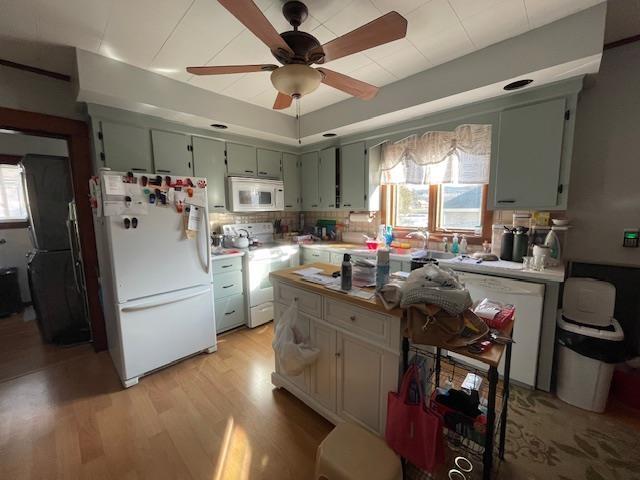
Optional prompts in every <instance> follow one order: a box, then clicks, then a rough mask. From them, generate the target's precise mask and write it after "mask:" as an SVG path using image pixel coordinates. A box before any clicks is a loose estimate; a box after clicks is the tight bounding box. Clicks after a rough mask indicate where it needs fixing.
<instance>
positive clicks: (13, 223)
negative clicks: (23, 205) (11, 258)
mask: <svg viewBox="0 0 640 480" xmlns="http://www.w3.org/2000/svg"><path fill="white" fill-rule="evenodd" d="M20 160H22V157H21V156H18V155H5V154H0V165H18V164H19V163H20ZM28 226H29V219H28V218H27V219H26V220H8V221H3V220H0V230H3V229H10V228H27V227H28Z"/></svg>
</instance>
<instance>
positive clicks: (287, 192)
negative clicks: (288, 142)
mask: <svg viewBox="0 0 640 480" xmlns="http://www.w3.org/2000/svg"><path fill="white" fill-rule="evenodd" d="M282 180H283V181H284V209H285V210H290V211H294V212H297V211H298V210H300V207H301V206H302V199H301V198H300V197H301V196H300V158H299V157H298V156H297V155H292V154H291V153H283V154H282Z"/></svg>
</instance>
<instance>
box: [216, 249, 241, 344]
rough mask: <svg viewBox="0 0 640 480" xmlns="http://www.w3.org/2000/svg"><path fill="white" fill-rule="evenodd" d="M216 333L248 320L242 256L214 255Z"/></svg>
mask: <svg viewBox="0 0 640 480" xmlns="http://www.w3.org/2000/svg"><path fill="white" fill-rule="evenodd" d="M211 281H212V284H213V302H214V303H213V307H214V312H215V316H216V333H222V332H224V331H227V330H231V329H232V328H236V327H239V326H241V325H244V324H245V323H246V321H247V315H246V305H245V299H244V282H243V278H242V257H226V256H224V255H220V256H217V257H213V259H212V262H211Z"/></svg>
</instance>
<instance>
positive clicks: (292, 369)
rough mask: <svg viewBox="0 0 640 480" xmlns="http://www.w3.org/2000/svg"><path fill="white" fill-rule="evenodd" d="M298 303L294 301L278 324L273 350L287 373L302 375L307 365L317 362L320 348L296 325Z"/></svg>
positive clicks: (283, 370) (281, 368) (272, 343)
mask: <svg viewBox="0 0 640 480" xmlns="http://www.w3.org/2000/svg"><path fill="white" fill-rule="evenodd" d="M297 314H298V303H297V301H295V300H294V301H293V302H292V303H291V306H290V307H289V308H287V310H286V311H285V312H284V314H283V315H282V317H280V319H279V320H278V322H277V324H276V331H275V335H274V337H273V342H271V345H272V346H273V351H274V352H275V353H276V358H277V359H278V362H279V364H280V370H282V372H283V373H284V374H285V375H292V376H293V375H300V374H301V373H302V372H303V371H304V369H305V368H306V367H308V366H309V365H311V364H313V363H315V361H316V360H317V359H318V356H319V355H320V349H319V348H317V347H313V346H311V345H310V344H309V343H308V341H309V339H308V338H305V337H304V335H303V334H302V332H301V331H300V329H299V328H298V327H297V325H296V318H297V317H298V315H297Z"/></svg>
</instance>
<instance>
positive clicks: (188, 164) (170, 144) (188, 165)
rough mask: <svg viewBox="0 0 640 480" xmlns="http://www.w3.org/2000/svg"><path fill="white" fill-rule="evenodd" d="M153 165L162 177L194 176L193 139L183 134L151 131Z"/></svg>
mask: <svg viewBox="0 0 640 480" xmlns="http://www.w3.org/2000/svg"><path fill="white" fill-rule="evenodd" d="M151 143H152V145H153V164H154V167H155V172H156V173H159V174H161V175H179V176H183V177H189V176H191V175H193V165H192V161H193V158H192V156H191V137H190V136H189V135H184V134H182V133H176V132H164V131H162V130H151Z"/></svg>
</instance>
